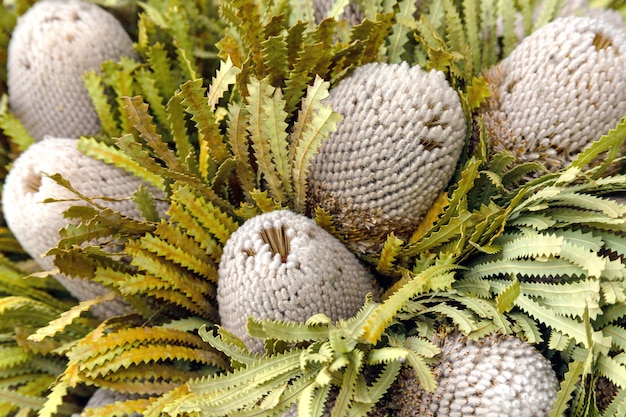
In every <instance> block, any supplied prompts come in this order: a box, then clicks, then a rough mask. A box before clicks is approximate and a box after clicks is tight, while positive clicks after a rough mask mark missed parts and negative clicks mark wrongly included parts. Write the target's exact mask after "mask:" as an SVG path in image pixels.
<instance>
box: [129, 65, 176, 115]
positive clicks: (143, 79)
mask: <svg viewBox="0 0 626 417" xmlns="http://www.w3.org/2000/svg"><path fill="white" fill-rule="evenodd" d="M135 79H136V81H137V83H138V84H139V88H140V90H141V96H143V97H144V98H145V99H146V101H147V102H148V105H149V106H150V111H151V112H152V113H153V114H154V116H155V117H156V120H157V121H158V123H159V125H160V126H163V127H167V120H168V114H167V111H166V109H165V99H164V98H163V96H162V95H161V92H160V91H159V89H158V87H157V84H156V80H155V79H154V78H153V74H152V73H151V72H150V71H148V70H147V69H145V68H140V69H139V70H138V71H137V73H136V76H135Z"/></svg>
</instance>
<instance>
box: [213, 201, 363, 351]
mask: <svg viewBox="0 0 626 417" xmlns="http://www.w3.org/2000/svg"><path fill="white" fill-rule="evenodd" d="M374 292H375V286H374V278H373V277H372V276H371V274H370V273H369V272H368V271H367V270H366V269H365V268H364V267H363V266H362V265H361V264H360V263H359V261H358V260H357V259H356V257H355V256H354V255H352V254H351V253H350V252H348V250H347V249H346V248H345V247H344V246H343V245H342V244H341V242H339V241H338V240H337V239H335V238H334V237H333V236H331V235H330V234H329V233H328V232H326V231H325V230H324V229H322V228H321V227H319V226H318V225H317V224H316V223H315V222H314V221H313V220H311V219H309V218H307V217H304V216H301V215H298V214H295V213H293V212H291V211H287V210H280V211H274V212H270V213H265V214H262V215H259V216H256V217H253V218H252V219H250V220H248V221H246V222H245V223H244V224H243V225H242V226H241V227H240V228H239V229H238V230H237V231H235V233H233V234H232V236H231V237H230V239H229V240H228V241H227V242H226V245H225V246H224V253H223V255H222V259H221V261H220V265H219V281H218V286H217V303H218V306H219V314H220V320H221V324H222V326H223V327H224V328H225V329H227V330H229V331H231V332H233V333H234V334H236V335H237V336H238V337H240V338H241V339H242V340H243V341H244V343H245V344H246V345H247V346H248V348H249V349H250V350H253V351H256V352H262V351H263V343H262V341H261V340H258V339H254V338H252V337H251V336H249V335H248V332H247V326H246V325H247V321H248V317H249V316H251V317H254V318H256V319H266V318H268V319H273V320H282V321H287V322H304V321H306V320H307V319H308V318H309V317H311V316H313V315H315V314H318V313H324V314H326V315H327V316H329V317H330V318H331V319H333V320H339V319H344V318H348V317H351V316H353V315H354V314H356V313H357V312H358V311H359V309H360V308H361V307H362V306H363V303H364V302H365V297H366V295H367V294H368V293H374Z"/></svg>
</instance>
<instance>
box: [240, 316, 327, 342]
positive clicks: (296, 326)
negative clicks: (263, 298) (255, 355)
mask: <svg viewBox="0 0 626 417" xmlns="http://www.w3.org/2000/svg"><path fill="white" fill-rule="evenodd" d="M248 333H249V334H250V336H252V337H260V338H264V339H279V340H282V341H287V342H304V341H317V340H323V339H324V338H326V337H328V326H324V325H308V324H304V323H290V322H278V321H273V320H269V319H265V320H256V319H254V318H252V317H250V318H248Z"/></svg>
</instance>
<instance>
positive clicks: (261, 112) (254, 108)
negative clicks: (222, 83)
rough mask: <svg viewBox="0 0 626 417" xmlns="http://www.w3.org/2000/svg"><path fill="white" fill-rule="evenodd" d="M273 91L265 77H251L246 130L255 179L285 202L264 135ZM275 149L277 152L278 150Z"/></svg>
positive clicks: (276, 168) (270, 115)
mask: <svg viewBox="0 0 626 417" xmlns="http://www.w3.org/2000/svg"><path fill="white" fill-rule="evenodd" d="M275 91H276V89H275V88H274V87H272V86H271V85H270V84H269V81H268V80H267V79H263V80H257V79H255V78H253V79H251V80H250V83H249V84H248V92H249V95H248V97H247V105H246V111H247V113H248V114H249V115H250V117H249V121H250V124H249V126H248V132H249V133H250V140H251V142H252V148H253V149H254V155H255V160H256V163H257V165H258V170H259V175H258V178H257V179H258V180H261V179H263V180H264V181H265V182H266V183H267V188H268V190H269V192H270V193H271V195H272V197H274V198H276V199H277V200H278V201H280V202H286V201H287V195H286V193H285V190H284V188H283V187H282V178H281V177H280V173H279V172H278V167H277V166H276V164H275V162H274V159H273V152H272V139H271V138H268V137H266V134H267V133H268V132H267V128H266V123H267V120H266V119H267V118H268V117H272V114H271V104H270V103H272V97H273V95H274V92H275ZM266 103H267V104H266ZM268 107H269V108H268ZM268 112H269V114H268ZM283 123H284V122H283ZM283 140H284V138H283ZM275 142H276V143H278V142H280V140H279V139H278V138H275ZM276 151H277V153H278V154H279V152H278V150H276Z"/></svg>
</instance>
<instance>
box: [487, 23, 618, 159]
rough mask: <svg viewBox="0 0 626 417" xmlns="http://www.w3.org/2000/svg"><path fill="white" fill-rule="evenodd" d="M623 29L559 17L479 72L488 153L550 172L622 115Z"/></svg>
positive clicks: (611, 125) (616, 121)
mask: <svg viewBox="0 0 626 417" xmlns="http://www.w3.org/2000/svg"><path fill="white" fill-rule="evenodd" d="M625 67H626V33H624V31H623V30H619V29H617V28H616V27H615V26H613V25H612V24H610V23H607V21H606V20H599V19H592V18H587V17H565V18H560V19H556V20H554V21H553V22H551V23H549V24H547V25H545V26H543V27H541V28H540V29H538V30H537V31H535V32H534V33H533V34H531V35H530V36H529V37H527V38H526V39H524V40H523V41H522V42H521V43H520V45H518V46H517V47H516V48H515V49H514V50H513V52H512V53H511V54H510V55H509V56H508V57H507V58H505V59H504V60H502V61H501V62H500V63H499V64H498V65H496V66H495V67H493V68H492V69H490V70H489V71H488V72H487V73H486V79H487V81H488V82H489V84H490V88H491V91H492V96H491V97H490V98H489V100H488V102H487V104H486V106H485V108H484V109H483V111H482V112H481V114H483V115H484V119H485V127H486V130H487V133H488V134H489V137H490V138H491V140H492V144H493V151H494V152H499V151H501V150H505V149H507V150H509V151H511V152H512V153H513V154H514V155H515V157H516V158H517V161H518V162H519V163H522V162H530V161H537V162H541V163H543V164H544V165H545V166H546V167H547V168H548V169H549V170H550V171H557V170H559V169H561V168H563V167H565V166H566V165H567V164H568V163H569V162H571V161H572V160H573V159H574V158H575V157H576V155H577V154H578V153H579V152H580V151H582V150H583V149H584V148H585V147H586V146H587V145H589V144H590V143H591V142H593V141H595V140H597V139H599V138H600V137H601V136H602V135H603V134H605V133H607V132H608V131H609V130H610V129H611V128H613V127H615V125H617V123H618V122H619V121H620V119H621V118H622V117H624V115H625V114H626V72H624V71H623V70H622V69H623V68H625Z"/></svg>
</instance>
